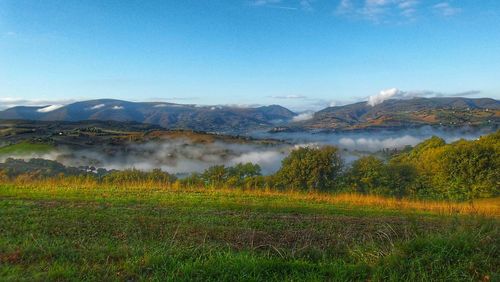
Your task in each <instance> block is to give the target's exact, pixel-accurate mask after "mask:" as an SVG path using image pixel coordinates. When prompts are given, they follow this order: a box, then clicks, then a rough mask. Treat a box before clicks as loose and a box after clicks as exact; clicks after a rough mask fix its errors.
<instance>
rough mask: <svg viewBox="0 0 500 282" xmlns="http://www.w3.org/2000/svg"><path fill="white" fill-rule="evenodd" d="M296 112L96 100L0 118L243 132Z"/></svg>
mask: <svg viewBox="0 0 500 282" xmlns="http://www.w3.org/2000/svg"><path fill="white" fill-rule="evenodd" d="M295 115H296V114H295V113H294V112H292V111H290V110H288V109H286V108H284V107H281V106H277V105H271V106H262V107H255V108H243V107H231V106H196V105H183V104H173V103H158V102H156V103H155V102H151V103H137V102H128V101H121V100H111V99H100V100H90V101H82V102H76V103H72V104H69V105H66V106H61V107H54V106H50V105H49V106H44V107H23V106H20V107H13V108H10V109H6V110H4V111H1V112H0V119H22V120H41V121H83V120H113V121H134V122H140V123H149V124H155V125H160V126H162V127H164V128H168V129H191V130H197V131H207V132H244V131H246V130H249V129H258V128H268V127H272V126H274V125H275V124H276V123H280V122H285V121H288V120H290V119H292V118H293V117H294V116H295Z"/></svg>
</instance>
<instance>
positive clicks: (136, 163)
mask: <svg viewBox="0 0 500 282" xmlns="http://www.w3.org/2000/svg"><path fill="white" fill-rule="evenodd" d="M489 132H491V131H480V132H478V131H475V132H472V131H469V130H465V129H463V130H453V131H450V130H446V131H444V130H437V129H432V128H421V129H412V130H404V131H403V130H401V131H372V132H352V133H274V134H271V133H262V132H261V133H253V134H252V136H253V137H266V138H274V139H280V140H284V141H285V142H284V143H283V144H279V145H264V144H237V143H224V142H214V143H209V144H200V143H192V142H191V141H189V140H183V139H170V140H162V141H154V142H153V141H151V142H148V143H143V144H130V145H127V146H121V147H119V148H116V147H104V148H102V147H99V148H96V149H95V150H79V151H70V150H67V149H64V148H59V149H57V150H56V151H53V152H51V153H49V154H41V155H36V154H34V155H33V154H32V155H24V156H15V157H16V158H23V159H29V158H34V157H39V158H45V159H51V160H57V161H59V162H61V163H63V164H65V165H68V166H95V167H103V168H106V169H126V168H137V169H141V170H152V169H154V168H161V169H162V170H164V171H168V172H170V173H176V174H186V173H190V172H202V171H203V170H205V169H206V168H208V167H210V166H213V165H220V164H224V165H227V166H231V165H234V164H237V163H245V162H252V163H256V164H259V165H260V166H261V168H262V172H263V173H264V174H270V173H273V172H275V171H276V170H278V169H279V167H280V165H281V161H282V159H283V158H285V157H286V156H287V155H288V154H289V152H290V151H291V150H293V149H294V148H296V147H299V146H321V145H327V144H328V145H335V146H338V147H339V148H341V149H342V154H343V157H344V159H345V161H346V162H350V161H352V160H355V159H356V158H358V157H359V156H360V155H363V154H368V153H371V152H376V151H379V150H382V149H394V148H403V147H405V146H407V145H411V146H414V145H416V144H418V143H419V142H421V141H423V140H425V139H428V138H430V137H431V136H433V135H436V136H439V137H442V138H444V139H445V140H446V141H447V142H453V141H456V140H459V139H461V138H463V139H469V140H470V139H476V138H478V137H479V136H481V135H483V134H487V133H489ZM6 157H7V156H3V159H5V158H6ZM0 161H3V160H2V159H0Z"/></svg>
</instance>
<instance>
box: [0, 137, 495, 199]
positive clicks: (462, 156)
mask: <svg viewBox="0 0 500 282" xmlns="http://www.w3.org/2000/svg"><path fill="white" fill-rule="evenodd" d="M499 153H500V131H497V132H495V133H493V134H490V135H487V136H483V137H481V138H479V139H478V140H471V141H467V140H459V141H456V142H453V143H450V144H447V143H446V142H445V141H444V140H443V139H442V138H439V137H432V138H430V139H428V140H425V141H423V142H422V143H420V144H418V145H417V146H415V147H413V148H410V149H406V150H403V151H401V152H397V153H394V154H390V155H387V156H386V157H385V158H379V157H376V156H374V155H368V156H364V157H361V158H359V159H357V160H356V161H354V162H352V163H350V164H346V163H344V161H343V159H342V157H341V152H340V151H339V149H338V148H337V147H334V146H323V147H317V148H313V147H303V148H299V149H296V150H294V151H292V152H291V153H290V154H289V155H288V156H287V157H286V158H285V159H284V160H283V161H282V165H281V168H280V169H279V170H278V171H277V172H276V173H274V174H272V175H262V172H261V168H260V167H259V165H257V164H252V163H241V164H237V165H235V166H232V167H226V166H224V165H217V166H212V167H210V168H208V169H206V170H205V171H204V172H202V173H192V174H190V175H188V176H186V177H182V178H177V177H176V176H174V175H172V174H169V173H168V172H164V171H161V170H159V169H155V170H153V171H149V172H145V171H139V170H135V169H130V170H123V171H116V170H109V171H108V170H105V169H95V168H89V167H85V168H68V167H64V166H63V165H61V164H59V163H57V162H54V161H48V160H40V159H34V160H30V161H22V160H13V159H9V160H7V161H6V162H5V163H3V164H0V179H2V178H3V179H12V178H15V177H20V176H22V177H32V178H43V177H56V176H57V177H60V176H80V177H88V178H92V179H94V180H96V181H99V182H101V183H108V184H120V183H126V182H141V181H143V182H150V183H155V182H162V183H170V184H171V185H175V186H176V187H186V188H193V187H196V188H199V187H206V188H242V189H280V190H288V189H292V190H301V191H325V192H356V193H362V194H376V195H385V196H393V197H408V198H429V199H452V200H470V199H475V198H487V197H496V196H498V195H499V192H500V189H499V188H500V154H499Z"/></svg>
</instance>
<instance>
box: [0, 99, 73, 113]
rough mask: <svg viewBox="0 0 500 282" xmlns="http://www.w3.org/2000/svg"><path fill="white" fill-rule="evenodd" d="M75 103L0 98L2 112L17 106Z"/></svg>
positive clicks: (68, 101)
mask: <svg viewBox="0 0 500 282" xmlns="http://www.w3.org/2000/svg"><path fill="white" fill-rule="evenodd" d="M73 102H75V100H29V99H19V98H11V97H3V98H2V97H0V110H4V109H8V108H12V107H17V106H29V107H43V106H47V105H67V104H70V103H73Z"/></svg>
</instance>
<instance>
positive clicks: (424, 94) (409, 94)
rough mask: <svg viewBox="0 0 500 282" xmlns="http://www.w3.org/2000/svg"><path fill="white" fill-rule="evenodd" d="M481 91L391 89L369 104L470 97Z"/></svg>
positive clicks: (378, 95) (371, 99)
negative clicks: (445, 91) (401, 100)
mask: <svg viewBox="0 0 500 282" xmlns="http://www.w3.org/2000/svg"><path fill="white" fill-rule="evenodd" d="M480 93H481V91H477V90H472V91H465V92H458V93H442V92H437V91H429V90H421V91H403V90H400V89H398V88H389V89H384V90H382V91H380V92H379V93H378V94H376V95H372V96H370V97H368V102H367V104H368V105H370V106H372V107H373V106H375V105H378V104H381V103H383V102H384V101H386V100H389V99H412V98H433V97H468V96H474V95H478V94H480Z"/></svg>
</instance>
